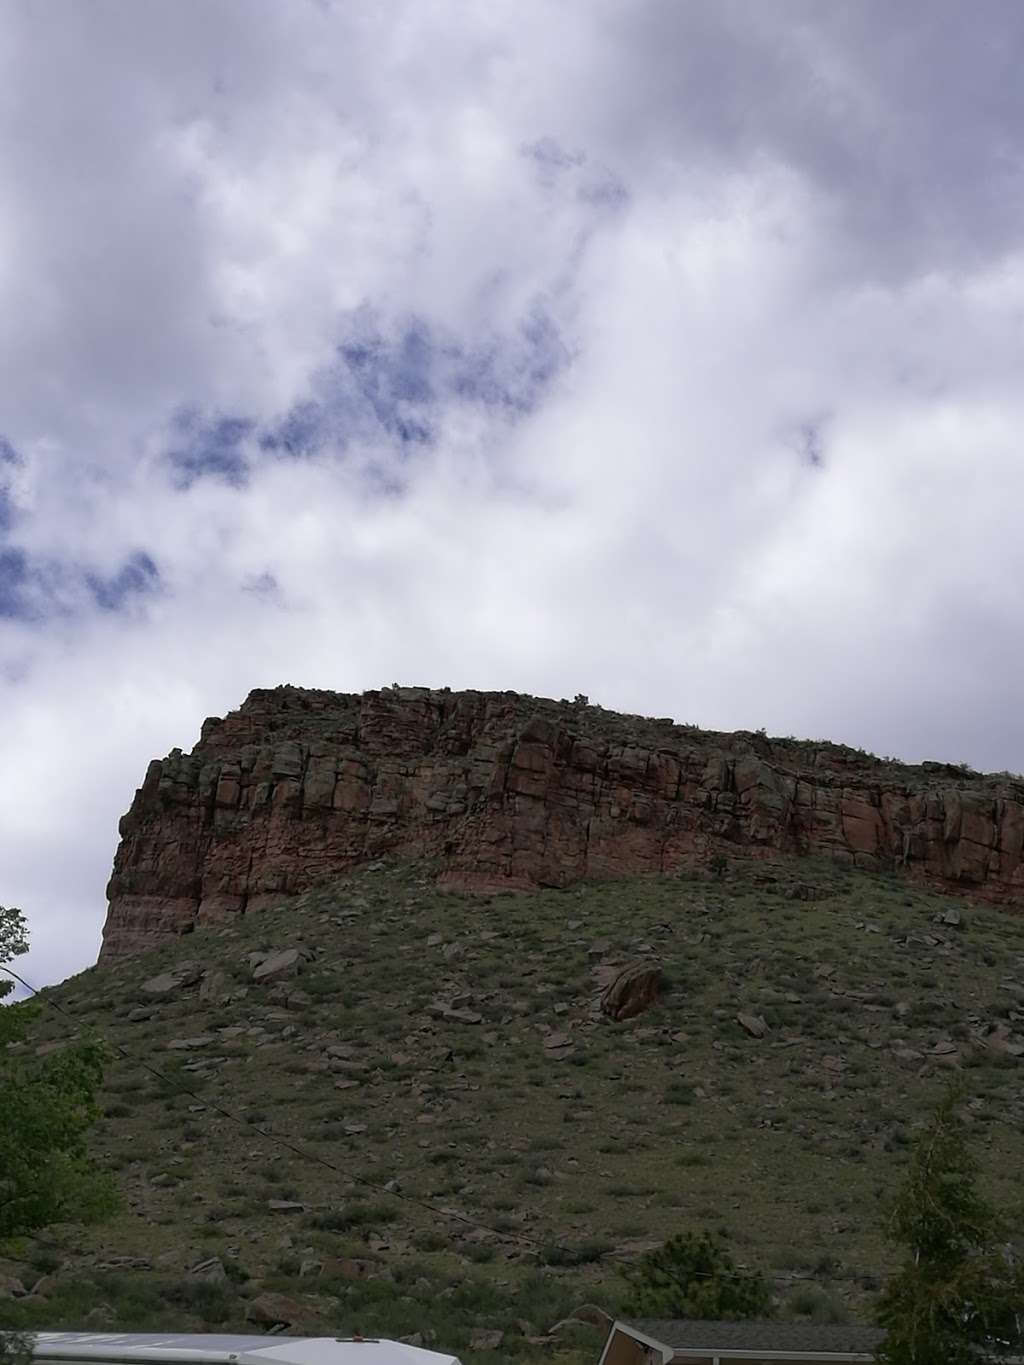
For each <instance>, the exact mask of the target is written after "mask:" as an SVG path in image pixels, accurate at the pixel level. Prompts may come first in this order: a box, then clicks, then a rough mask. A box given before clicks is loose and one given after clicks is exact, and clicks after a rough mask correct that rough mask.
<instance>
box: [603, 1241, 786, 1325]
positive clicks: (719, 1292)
mask: <svg viewBox="0 0 1024 1365" xmlns="http://www.w3.org/2000/svg"><path fill="white" fill-rule="evenodd" d="M624 1273H625V1276H626V1279H627V1281H628V1283H629V1295H628V1302H627V1305H626V1312H628V1313H632V1314H635V1315H636V1316H637V1317H650V1318H711V1319H715V1318H764V1317H771V1316H772V1313H773V1304H772V1293H771V1288H770V1286H769V1284H768V1282H767V1281H766V1280H765V1278H764V1276H763V1275H761V1274H759V1273H758V1272H757V1271H744V1270H740V1269H739V1268H738V1267H737V1266H736V1263H735V1262H734V1261H733V1259H732V1256H731V1255H730V1254H729V1252H728V1251H727V1249H726V1248H725V1246H723V1244H722V1242H721V1241H720V1240H719V1239H717V1238H714V1237H712V1236H711V1234H710V1233H709V1232H706V1231H704V1232H685V1233H681V1234H680V1235H678V1236H676V1237H672V1238H670V1239H669V1241H667V1242H666V1243H665V1245H664V1246H661V1247H658V1248H657V1249H656V1250H654V1251H649V1252H647V1253H646V1254H645V1255H644V1256H642V1257H641V1258H640V1260H639V1261H638V1262H637V1264H636V1266H635V1267H632V1268H631V1269H629V1270H627V1271H625V1272H624Z"/></svg>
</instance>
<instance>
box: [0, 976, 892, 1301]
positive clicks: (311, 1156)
mask: <svg viewBox="0 0 1024 1365" xmlns="http://www.w3.org/2000/svg"><path fill="white" fill-rule="evenodd" d="M0 971H3V972H6V973H7V975H8V976H10V977H12V978H13V979H14V980H15V981H17V982H18V983H19V985H21V986H23V987H24V988H25V990H27V991H29V992H31V994H32V996H33V997H38V999H40V1000H42V1002H43V1004H45V1005H48V1006H49V1007H50V1008H51V1009H53V1010H55V1011H56V1012H57V1013H58V1014H60V1015H63V1017H64V1018H65V1019H68V1020H70V1021H71V1022H72V1023H73V1024H76V1025H77V1023H78V1021H77V1020H76V1019H75V1016H74V1015H73V1014H72V1013H71V1012H70V1011H69V1010H66V1009H65V1008H64V1006H63V1005H61V1004H59V1003H58V1002H57V1001H56V1000H54V999H52V997H50V996H49V995H44V994H43V993H42V991H40V990H37V989H36V987H35V986H33V985H32V984H31V982H29V981H26V980H25V978H24V977H23V976H19V975H18V973H17V972H16V971H14V970H13V969H12V968H11V967H8V966H5V965H4V964H2V963H0ZM97 1032H98V1030H97ZM100 1036H101V1038H102V1035H100ZM103 1041H104V1042H105V1043H106V1045H107V1046H108V1047H109V1048H110V1049H111V1051H112V1052H115V1053H116V1054H117V1055H118V1056H119V1057H121V1058H123V1059H124V1060H125V1061H127V1062H131V1063H133V1064H134V1065H135V1066H138V1067H139V1068H140V1069H141V1070H143V1071H145V1072H148V1073H149V1075H150V1076H153V1077H155V1078H156V1079H157V1080H159V1081H161V1082H162V1083H163V1084H164V1085H167V1086H171V1087H173V1088H175V1089H177V1090H178V1091H180V1092H181V1093H183V1094H185V1095H189V1096H191V1098H192V1099H194V1100H196V1101H197V1102H198V1103H200V1104H202V1105H204V1106H205V1107H206V1108H207V1109H212V1110H213V1111H214V1113H217V1114H219V1115H220V1116H221V1117H222V1118H224V1119H227V1120H228V1122H229V1123H233V1124H235V1125H236V1126H237V1127H239V1128H241V1129H243V1130H244V1131H245V1132H255V1133H257V1134H258V1135H259V1136H260V1137H262V1138H265V1139H266V1140H267V1141H269V1142H272V1143H274V1144H275V1145H276V1146H278V1147H281V1148H283V1149H284V1150H286V1151H289V1152H291V1153H292V1154H293V1155H294V1156H298V1157H301V1158H302V1159H303V1160H305V1161H311V1162H313V1163H314V1164H315V1165H317V1166H322V1167H323V1168H324V1169H325V1170H327V1171H330V1172H331V1173H332V1174H333V1175H338V1176H341V1177H342V1178H343V1179H346V1180H351V1181H352V1182H353V1183H354V1184H357V1185H362V1186H364V1187H365V1188H367V1189H371V1190H374V1191H376V1192H377V1193H378V1194H383V1195H390V1196H391V1197H392V1198H393V1199H400V1200H403V1201H404V1202H405V1203H407V1204H413V1205H415V1206H416V1207H418V1208H420V1209H424V1210H426V1212H428V1213H431V1214H434V1215H436V1216H439V1217H441V1218H449V1219H452V1220H453V1221H455V1222H458V1223H463V1224H465V1225H466V1226H467V1227H471V1228H475V1229H476V1230H477V1231H480V1232H487V1233H489V1234H490V1235H491V1236H492V1237H497V1238H499V1239H501V1240H502V1241H506V1242H515V1243H518V1244H519V1245H520V1246H523V1247H528V1248H530V1249H531V1250H534V1251H537V1252H540V1253H541V1254H542V1255H550V1253H551V1252H562V1253H564V1254H565V1255H566V1256H567V1257H568V1258H570V1261H571V1260H572V1259H577V1263H578V1257H579V1248H576V1247H571V1246H568V1245H566V1244H564V1243H561V1242H552V1241H548V1242H542V1241H540V1240H538V1239H537V1238H535V1237H529V1236H526V1235H524V1234H521V1233H515V1232H504V1231H502V1230H500V1229H498V1228H495V1227H492V1226H491V1225H490V1224H488V1223H484V1222H482V1221H481V1220H480V1219H478V1218H470V1217H469V1216H468V1215H466V1214H463V1213H459V1212H458V1211H457V1210H456V1209H449V1208H444V1207H442V1206H441V1205H440V1204H435V1203H432V1202H431V1201H430V1200H429V1199H421V1198H420V1197H419V1196H417V1195H414V1194H407V1193H406V1192H405V1191H404V1190H401V1189H397V1188H389V1187H388V1186H387V1185H384V1184H381V1183H380V1182H379V1181H376V1180H371V1179H370V1178H369V1177H368V1176H364V1175H359V1174H358V1173H356V1172H354V1171H346V1170H345V1169H344V1168H343V1167H341V1166H337V1165H335V1164H334V1162H332V1161H328V1160H327V1159H326V1158H325V1157H322V1156H320V1155H319V1153H317V1152H311V1151H309V1150H308V1149H307V1148H305V1147H300V1146H299V1145H298V1143H296V1142H295V1141H293V1140H292V1139H290V1138H287V1137H282V1136H281V1135H280V1134H278V1133H274V1132H272V1131H271V1130H270V1129H269V1128H263V1127H261V1126H260V1124H259V1123H258V1122H256V1121H255V1120H253V1119H249V1118H246V1117H245V1116H244V1115H240V1114H236V1113H233V1112H232V1111H231V1110H230V1109H226V1108H225V1107H224V1106H223V1105H222V1104H218V1103H217V1102H216V1101H215V1100H211V1099H210V1098H209V1096H207V1095H202V1094H200V1093H199V1092H198V1091H195V1090H193V1089H191V1088H190V1087H189V1086H188V1085H187V1084H186V1083H185V1082H183V1081H181V1080H180V1079H179V1078H178V1077H170V1076H168V1075H166V1073H165V1072H163V1071H161V1070H160V1068H159V1067H155V1066H153V1065H152V1064H151V1063H149V1062H147V1061H145V1060H144V1059H143V1058H142V1057H138V1056H135V1055H134V1054H132V1053H131V1052H129V1051H128V1049H127V1048H125V1047H122V1046H121V1044H120V1043H116V1042H112V1041H110V1040H109V1039H105V1038H104V1039H103ZM598 1259H600V1260H603V1261H615V1262H618V1263H620V1264H625V1265H633V1264H635V1258H633V1257H630V1256H622V1255H617V1254H616V1253H615V1252H614V1251H611V1252H602V1253H601V1255H600V1257H599V1258H598ZM691 1274H693V1275H695V1276H699V1277H702V1278H705V1279H737V1280H740V1279H746V1278H747V1276H746V1275H744V1274H743V1273H742V1272H740V1271H722V1272H720V1273H712V1272H711V1271H692V1272H691ZM772 1278H773V1279H782V1280H786V1281H791V1282H794V1283H805V1282H806V1281H807V1279H824V1280H826V1281H827V1282H833V1281H847V1282H850V1283H859V1282H860V1281H861V1280H863V1279H864V1278H866V1277H865V1276H864V1275H826V1276H803V1275H782V1276H772Z"/></svg>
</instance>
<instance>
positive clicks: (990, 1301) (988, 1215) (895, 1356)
mask: <svg viewBox="0 0 1024 1365" xmlns="http://www.w3.org/2000/svg"><path fill="white" fill-rule="evenodd" d="M960 1104H961V1095H960V1092H959V1090H958V1089H956V1088H953V1089H951V1090H950V1091H949V1092H948V1094H947V1095H946V1097H945V1098H944V1100H943V1101H942V1103H941V1104H940V1105H939V1106H938V1107H937V1109H936V1111H935V1113H934V1115H933V1117H932V1119H931V1121H930V1123H929V1124H928V1127H927V1128H926V1130H925V1131H924V1132H923V1133H922V1134H921V1136H920V1138H919V1139H918V1140H917V1142H916V1143H915V1145H914V1149H913V1152H912V1154H911V1161H910V1170H909V1172H908V1175H907V1179H906V1182H905V1184H904V1186H903V1189H902V1190H901V1191H900V1193H899V1196H898V1197H897V1199H896V1201H895V1203H894V1205H893V1209H892V1214H891V1219H890V1234H891V1236H892V1238H893V1239H894V1240H895V1241H896V1242H898V1243H899V1244H900V1245H902V1246H903V1247H904V1248H905V1259H904V1262H903V1266H902V1268H901V1269H900V1270H899V1271H898V1272H897V1273H896V1274H895V1275H894V1276H893V1278H892V1279H891V1280H890V1281H889V1283H888V1285H887V1286H886V1288H885V1290H884V1292H883V1294H882V1298H881V1302H880V1305H879V1312H878V1321H879V1323H880V1325H881V1326H883V1327H885V1328H886V1329H887V1337H886V1341H885V1345H884V1347H883V1348H882V1349H881V1350H880V1351H879V1357H878V1358H879V1360H880V1361H883V1362H885V1365H974V1363H975V1362H977V1361H981V1360H984V1359H987V1358H991V1357H992V1356H998V1355H1001V1354H1006V1353H1009V1352H1014V1353H1018V1352H1019V1351H1020V1350H1021V1349H1022V1347H1024V1334H1022V1327H1024V1319H1022V1318H1021V1317H1019V1315H1020V1314H1024V1266H1022V1265H1019V1264H1014V1262H1013V1261H1012V1259H1011V1258H1010V1257H1009V1255H1008V1253H1007V1251H1006V1249H1005V1247H1004V1245H1003V1241H1004V1237H1005V1233H1004V1229H1003V1228H1002V1226H1001V1223H1000V1220H999V1218H998V1216H997V1214H996V1212H995V1210H994V1209H993V1208H992V1207H991V1206H990V1205H989V1204H988V1203H987V1202H986V1201H985V1199H984V1198H983V1197H982V1196H981V1195H980V1194H979V1192H978V1190H977V1188H976V1185H975V1179H976V1176H977V1164H976V1162H975V1160H974V1158H973V1157H972V1155H971V1153H970V1151H969V1149H968V1145H967V1137H966V1131H965V1127H964V1122H963V1119H962V1117H961V1115H960Z"/></svg>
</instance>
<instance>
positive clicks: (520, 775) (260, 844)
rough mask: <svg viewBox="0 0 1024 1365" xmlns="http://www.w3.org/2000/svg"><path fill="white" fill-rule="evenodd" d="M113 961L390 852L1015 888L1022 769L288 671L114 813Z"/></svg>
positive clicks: (108, 939) (522, 869)
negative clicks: (309, 679) (773, 868)
mask: <svg viewBox="0 0 1024 1365" xmlns="http://www.w3.org/2000/svg"><path fill="white" fill-rule="evenodd" d="M121 835H122V839H121V844H120V847H119V848H118V850H117V855H116V858H115V863H114V871H113V876H112V878H111V881H110V886H109V889H108V894H109V898H110V908H109V913H108V917H107V923H106V927H105V930H104V948H103V957H104V958H105V959H109V958H113V957H117V956H120V955H125V954H133V953H137V952H139V951H140V950H142V949H143V948H146V947H150V946H153V945H154V944H158V943H160V942H163V941H166V940H167V939H169V938H173V937H175V936H176V935H178V934H180V933H183V932H187V931H189V930H191V929H192V928H193V927H194V926H196V925H201V924H205V923H212V922H218V921H223V920H225V919H228V918H231V917H233V916H236V915H240V914H244V913H247V912H252V911H255V910H263V909H267V908H273V907H277V906H280V905H283V904H285V903H287V901H288V900H289V898H291V897H294V896H296V895H298V894H300V893H301V892H303V891H305V890H308V889H309V888H310V887H311V886H313V885H315V884H316V883H317V882H319V881H320V880H322V879H323V878H324V877H326V876H337V875H339V874H343V873H345V872H347V871H349V870H351V869H352V868H354V867H357V866H359V865H360V864H365V863H367V862H370V861H372V860H373V859H375V858H379V857H381V856H384V855H390V856H396V855H397V856H402V857H417V858H423V857H426V858H430V859H431V860H433V861H434V863H435V864H436V866H437V876H438V879H439V883H440V884H441V885H442V886H448V887H452V888H459V889H463V890H473V891H479V892H491V891H497V890H502V889H527V888H536V887H544V886H549V887H565V886H569V885H572V884H573V883H574V882H577V881H580V880H583V879H596V878H616V877H625V876H633V875H637V874H646V873H663V874H666V873H667V874H672V873H675V872H678V871H680V870H681V869H684V868H687V867H701V866H707V865H709V864H710V863H711V862H712V861H713V860H714V859H716V858H720V857H722V856H728V857H738V856H749V857H752V858H758V859H761V860H771V859H773V858H777V857H778V856H780V855H782V854H803V855H806V854H815V853H817V854H825V855H827V856H828V857H829V858H831V859H833V860H835V861H836V862H838V863H842V864H845V865H850V866H856V867H859V868H865V869H868V870H875V871H877V870H888V869H892V868H894V867H898V868H901V869H903V870H904V871H905V873H906V874H907V875H908V876H909V877H910V879H911V880H913V881H916V882H918V883H919V884H922V885H929V886H931V887H933V888H935V889H940V890H943V891H946V892H951V893H965V892H966V893H967V894H969V895H970V896H972V897H973V898H975V899H981V900H988V901H993V902H999V903H1003V904H1006V905H1008V906H1013V907H1017V906H1019V905H1021V904H1024V861H1022V852H1024V783H1022V782H1021V781H1020V780H1019V779H1017V778H1015V777H1013V776H1011V775H1009V774H1000V775H995V776H983V775H979V774H972V773H970V772H968V771H967V770H966V769H964V768H963V767H958V766H956V765H948V764H938V763H925V764H921V765H918V766H909V765H905V764H902V763H899V762H897V761H896V760H889V759H877V758H874V757H873V756H871V755H869V754H865V753H863V752H861V751H858V750H853V749H848V748H844V747H842V746H840V745H836V744H831V743H825V742H820V743H818V742H809V741H798V740H794V739H773V738H769V737H768V736H766V735H762V734H750V733H745V732H744V733H737V734H717V733H713V732H707V731H701V730H698V729H696V728H695V727H692V726H689V725H678V724H675V723H674V722H673V721H671V720H668V719H664V720H657V719H645V718H643V717H640V716H629V715H619V714H617V713H615V712H611V711H606V710H604V709H603V708H601V707H599V706H591V705H590V704H589V703H588V702H587V699H586V698H585V697H578V698H576V700H575V701H572V702H569V701H561V702H559V701H552V700H546V699H542V698H535V697H529V696H523V695H519V694H517V693H514V692H450V691H445V690H440V691H438V690H431V689H428V688H407V687H394V688H384V689H382V690H380V691H372V692H366V693H363V694H362V695H348V694H342V693H335V692H325V691H314V690H310V689H304V688H296V687H279V688H274V689H271V690H263V691H256V692H253V693H252V694H251V695H250V696H249V697H248V699H247V700H246V701H245V703H244V704H243V705H242V706H241V707H240V708H239V709H238V710H237V711H234V712H232V713H231V714H230V715H228V716H226V717H225V718H224V719H223V720H221V719H210V720H208V721H206V723H205V724H204V725H203V728H202V736H201V738H200V740H199V743H198V744H197V745H196V746H195V748H194V749H193V750H192V752H191V753H190V754H184V753H182V752H181V751H179V750H175V751H173V752H172V753H171V754H170V755H169V756H168V757H167V758H164V759H161V760H156V761H154V762H153V763H151V764H150V766H149V770H148V772H147V773H146V777H145V781H144V782H143V784H142V786H141V788H140V789H139V791H138V792H137V793H136V796H135V800H134V802H133V803H132V807H131V810H130V811H129V812H128V814H127V815H126V816H125V817H124V819H123V820H122V822H121Z"/></svg>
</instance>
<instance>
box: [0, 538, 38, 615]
mask: <svg viewBox="0 0 1024 1365" xmlns="http://www.w3.org/2000/svg"><path fill="white" fill-rule="evenodd" d="M27 579H28V563H27V560H26V557H25V552H24V550H0V620H2V619H5V618H6V619H7V620H8V621H11V620H17V619H19V618H21V617H24V616H25V615H26V614H31V613H29V612H28V609H27V604H26V602H25V597H24V590H25V584H26V581H27Z"/></svg>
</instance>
